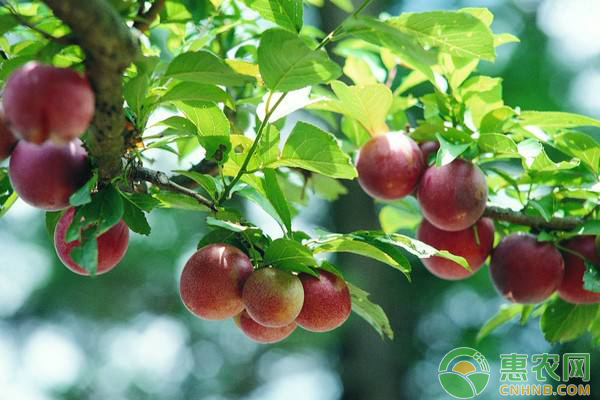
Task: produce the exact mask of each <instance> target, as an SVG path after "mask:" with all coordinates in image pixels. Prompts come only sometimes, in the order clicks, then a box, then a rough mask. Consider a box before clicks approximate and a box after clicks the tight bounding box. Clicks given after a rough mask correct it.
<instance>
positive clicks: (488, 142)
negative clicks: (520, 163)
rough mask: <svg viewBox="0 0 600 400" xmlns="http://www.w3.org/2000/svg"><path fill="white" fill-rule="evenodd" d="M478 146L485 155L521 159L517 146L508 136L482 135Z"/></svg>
mask: <svg viewBox="0 0 600 400" xmlns="http://www.w3.org/2000/svg"><path fill="white" fill-rule="evenodd" d="M477 145H478V146H479V149H480V150H481V151H482V152H484V153H492V154H498V155H501V156H512V157H520V156H519V151H518V149H517V144H516V143H515V142H514V141H513V140H512V139H511V138H509V137H508V136H506V135H502V134H500V133H482V134H481V136H479V140H478V141H477Z"/></svg>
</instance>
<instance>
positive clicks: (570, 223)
mask: <svg viewBox="0 0 600 400" xmlns="http://www.w3.org/2000/svg"><path fill="white" fill-rule="evenodd" d="M483 216H484V217H489V218H492V219H495V220H498V221H506V222H511V223H513V224H517V225H525V226H531V227H532V228H543V229H551V230H560V231H571V230H573V229H576V228H578V227H580V226H582V225H583V219H581V218H575V217H566V218H552V219H551V220H550V221H546V220H545V219H544V218H542V217H536V216H530V215H525V214H523V213H520V212H518V211H513V210H509V209H506V208H501V207H493V206H488V207H486V209H485V212H484V213H483Z"/></svg>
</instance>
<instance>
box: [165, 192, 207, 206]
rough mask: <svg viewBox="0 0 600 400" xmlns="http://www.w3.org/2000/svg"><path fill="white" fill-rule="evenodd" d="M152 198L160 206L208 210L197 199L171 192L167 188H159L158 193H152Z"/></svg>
mask: <svg viewBox="0 0 600 400" xmlns="http://www.w3.org/2000/svg"><path fill="white" fill-rule="evenodd" d="M154 198H155V199H156V200H158V201H159V205H158V206H159V207H162V208H178V209H181V210H191V211H209V209H208V207H206V206H205V205H204V204H200V203H198V201H197V200H195V199H193V198H191V197H189V196H186V195H184V194H181V193H173V192H170V191H168V190H161V191H159V192H158V193H154Z"/></svg>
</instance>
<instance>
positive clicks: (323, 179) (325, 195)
mask: <svg viewBox="0 0 600 400" xmlns="http://www.w3.org/2000/svg"><path fill="white" fill-rule="evenodd" d="M309 183H310V186H311V187H312V189H313V190H314V192H315V193H316V194H317V196H319V197H320V198H322V199H324V200H327V201H334V200H336V199H338V198H339V197H340V196H343V195H345V194H347V193H348V189H346V187H345V186H344V185H342V184H341V183H340V182H339V181H338V180H336V179H333V178H330V177H328V176H325V175H321V174H312V175H311V177H310V178H309Z"/></svg>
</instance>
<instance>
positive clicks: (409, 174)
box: [356, 132, 425, 200]
mask: <svg viewBox="0 0 600 400" xmlns="http://www.w3.org/2000/svg"><path fill="white" fill-rule="evenodd" d="M356 169H357V170H358V182H359V183H360V186H361V187H362V188H363V190H364V191H365V192H367V193H368V194H369V195H371V196H372V197H376V198H379V199H382V200H396V199H400V198H402V197H404V196H407V195H409V194H411V193H412V192H413V190H414V189H415V187H416V186H417V184H418V183H419V179H420V178H421V175H422V174H423V171H424V169H425V162H424V161H423V155H422V154H421V150H420V149H419V146H417V144H416V143H415V142H414V140H412V139H411V138H409V137H408V136H406V135H405V134H404V133H402V132H390V133H387V134H385V135H379V136H375V137H374V138H372V139H371V140H369V141H368V142H367V143H365V145H364V146H363V147H362V148H361V150H360V153H359V155H358V161H357V162H356Z"/></svg>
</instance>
